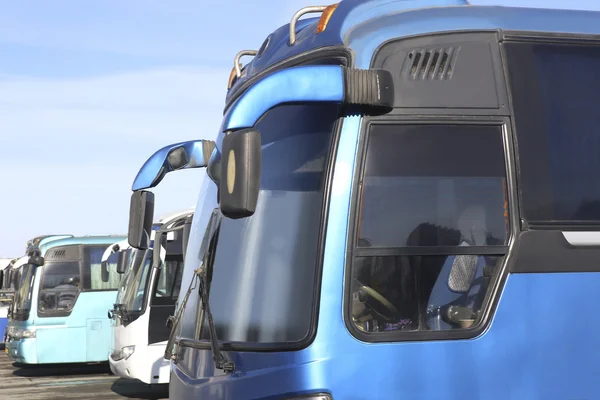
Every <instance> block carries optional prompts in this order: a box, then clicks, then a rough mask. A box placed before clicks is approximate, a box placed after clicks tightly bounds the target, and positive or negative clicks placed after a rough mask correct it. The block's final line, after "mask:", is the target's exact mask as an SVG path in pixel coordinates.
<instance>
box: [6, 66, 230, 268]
mask: <svg viewBox="0 0 600 400" xmlns="http://www.w3.org/2000/svg"><path fill="white" fill-rule="evenodd" d="M228 76H229V71H224V70H223V71H221V70H209V69H189V68H170V69H161V70H149V71H140V72H138V73H129V74H120V75H113V76H99V77H91V78H78V79H39V78H28V77H7V76H2V77H0V132H1V135H0V169H1V170H2V171H5V173H3V174H2V179H1V180H0V184H1V185H2V189H3V190H2V191H1V193H2V194H3V196H2V197H1V198H0V210H2V215H1V218H0V220H1V221H2V225H3V229H2V231H1V232H0V243H2V245H0V256H13V255H14V256H17V255H19V254H20V253H22V249H23V246H24V244H25V242H26V240H28V239H29V238H31V237H33V236H36V235H41V234H45V233H48V232H49V233H53V232H59V231H60V232H70V233H73V234H89V233H125V232H126V230H127V222H128V207H129V196H130V194H131V192H130V188H131V184H132V182H133V179H134V177H135V175H136V173H137V171H138V169H139V168H140V167H141V165H142V163H143V162H144V161H145V160H146V159H147V157H149V156H150V155H151V154H152V153H153V152H154V151H156V150H157V149H158V148H160V147H163V146H165V145H168V144H170V143H174V142H179V141H184V140H190V139H200V138H206V139H214V138H215V136H216V134H217V131H218V128H219V125H220V122H221V118H222V111H223V106H224V97H225V92H226V85H227V78H228ZM202 178H203V174H202V171H199V170H196V171H183V172H179V173H174V174H170V175H168V176H167V177H166V178H165V180H164V181H163V183H162V184H161V185H160V186H159V187H158V188H156V190H154V191H155V193H156V203H157V205H156V207H157V209H156V212H157V215H158V214H164V213H167V212H170V211H175V210H178V209H181V208H187V207H190V206H192V205H194V204H195V203H196V197H197V195H198V191H199V188H200V183H201V180H202Z"/></svg>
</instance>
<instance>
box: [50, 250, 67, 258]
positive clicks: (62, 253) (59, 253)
mask: <svg viewBox="0 0 600 400" xmlns="http://www.w3.org/2000/svg"><path fill="white" fill-rule="evenodd" d="M66 255H67V250H65V249H58V250H54V253H52V258H65V256H66Z"/></svg>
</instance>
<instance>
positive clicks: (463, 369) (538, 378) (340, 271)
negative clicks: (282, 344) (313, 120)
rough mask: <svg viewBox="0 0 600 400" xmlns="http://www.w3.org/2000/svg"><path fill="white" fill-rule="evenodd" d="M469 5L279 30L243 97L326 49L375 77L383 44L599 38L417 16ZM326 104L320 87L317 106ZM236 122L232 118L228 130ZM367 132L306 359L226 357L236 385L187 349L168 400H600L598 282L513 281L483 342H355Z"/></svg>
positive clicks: (334, 206) (348, 123)
mask: <svg viewBox="0 0 600 400" xmlns="http://www.w3.org/2000/svg"><path fill="white" fill-rule="evenodd" d="M460 3H461V2H460V1H451V0H448V1H434V0H431V1H427V2H425V1H411V0H407V1H398V0H396V1H391V0H373V1H358V0H357V1H353V0H345V1H342V2H341V3H340V5H339V7H338V9H337V11H336V12H335V13H334V14H333V17H332V18H331V20H330V22H329V25H328V27H327V29H326V30H325V31H324V32H323V33H321V34H319V35H314V34H313V33H312V32H314V29H313V30H312V32H309V30H310V29H312V28H310V27H311V26H313V27H314V23H315V21H316V20H311V21H312V22H307V23H305V24H304V26H308V27H307V28H305V30H302V31H300V33H299V35H298V42H297V44H296V45H295V46H291V47H290V46H285V45H280V46H275V43H280V44H281V43H285V40H287V29H288V27H287V26H284V27H282V28H280V29H279V30H278V31H276V32H275V33H274V34H273V38H276V39H277V40H275V39H273V40H272V46H273V49H272V51H271V53H269V51H266V52H265V54H264V55H263V57H261V59H255V60H254V61H252V62H251V63H250V64H249V65H248V67H247V76H246V77H244V78H241V79H240V80H239V81H238V82H236V86H239V85H242V84H243V82H244V81H246V80H247V79H250V78H251V77H252V76H253V75H255V74H257V73H259V72H260V70H262V69H264V68H267V67H268V66H271V65H274V64H276V63H278V62H280V61H282V60H284V59H286V58H289V57H292V56H294V55H297V54H300V53H302V52H305V51H307V50H309V49H314V48H317V47H323V46H332V45H342V44H344V45H345V46H347V47H348V48H350V49H351V50H352V51H353V53H354V57H355V58H354V61H355V65H354V66H355V67H357V68H368V67H369V66H370V64H371V60H372V57H373V54H374V52H375V50H376V49H377V48H378V47H379V46H380V45H381V44H383V43H384V42H386V41H388V40H391V39H393V38H400V37H405V36H412V35H418V34H427V33H435V32H446V31H468V30H520V31H539V32H562V33H572V34H578V33H586V34H600V12H584V11H565V10H542V9H525V8H502V7H473V6H460V7H447V8H436V7H431V8H426V9H422V10H410V11H407V10H408V9H413V8H416V7H420V6H421V5H423V4H425V5H429V6H433V5H439V4H448V5H456V4H460ZM275 47H277V48H275ZM259 66H260V68H258V67H259ZM236 86H234V88H233V89H232V93H233V92H234V91H235V89H236ZM256 91H257V92H258V91H259V89H256ZM247 93H249V92H247ZM230 95H231V93H230ZM263 96H264V97H262V98H261V100H256V101H260V102H261V105H260V106H256V109H258V108H261V107H263V106H266V105H269V104H272V103H275V102H276V101H273V99H275V98H279V94H272V95H269V93H267V91H265V93H264V94H263ZM319 96H320V92H319V88H315V92H314V93H312V98H314V99H317V98H318V97H319ZM239 103H240V102H239V100H238V101H236V102H235V103H233V105H232V108H231V109H230V110H228V112H227V116H230V115H235V114H236V113H238V112H242V110H240V111H237V110H235V108H236V105H237V104H239ZM242 114H243V115H241V116H240V117H236V118H239V119H240V120H248V121H250V120H252V119H255V115H254V114H255V110H254V109H252V110H249V109H244V110H243V113H242ZM230 120H231V119H230V118H229V117H226V120H225V121H226V122H225V123H224V126H223V127H227V126H229V125H228V123H230V122H228V121H230ZM360 125H361V118H360V117H347V118H345V120H344V122H343V126H342V132H341V136H340V139H339V145H338V150H337V153H336V160H335V167H334V174H333V181H332V190H331V197H330V204H329V214H328V215H327V217H326V218H327V232H326V244H325V252H324V261H323V273H322V281H321V291H320V298H319V316H318V325H317V327H318V328H317V333H316V337H315V339H314V341H313V342H312V343H311V344H310V345H309V346H308V347H306V348H304V349H302V350H299V351H287V352H228V353H226V355H227V356H228V357H229V358H230V359H231V360H232V361H234V362H235V364H236V366H237V369H236V371H235V372H234V373H233V374H231V375H225V374H224V373H223V372H222V371H221V370H217V369H215V368H214V363H213V360H212V354H211V352H210V350H197V349H192V348H189V347H183V348H180V350H179V361H178V363H177V364H172V376H171V383H170V398H172V399H188V398H221V399H242V398H244V399H245V398H252V399H257V398H269V399H270V398H272V399H275V398H282V397H284V396H286V395H294V394H300V393H307V392H319V391H326V392H330V393H332V395H333V398H334V399H344V400H346V399H357V400H358V399H393V398H401V399H422V400H431V399H457V400H458V399H461V400H463V399H480V398H486V399H531V400H534V399H540V400H541V399H544V400H545V399H567V398H570V399H575V398H580V399H590V398H595V397H597V393H598V392H599V391H600V382H599V381H598V380H597V379H596V371H597V366H598V364H599V363H600V361H599V360H600V348H599V346H598V344H600V339H598V335H597V334H596V333H595V332H596V330H597V329H599V328H600V319H598V318H594V317H591V318H590V317H589V316H590V315H592V316H593V315H595V313H596V304H597V303H598V301H599V300H600V293H599V292H598V287H599V285H600V273H556V274H515V275H509V276H508V278H507V279H506V282H505V284H504V286H503V290H502V293H501V297H500V300H499V302H498V305H497V308H496V311H495V313H494V316H493V319H492V321H491V324H490V325H489V327H488V329H487V330H486V331H484V332H483V333H482V334H481V335H480V336H479V337H477V338H474V339H468V340H444V341H424V342H399V343H377V344H375V343H368V344H367V343H364V342H361V341H359V340H357V339H356V338H355V337H353V336H352V335H351V334H350V333H349V331H348V329H347V328H346V326H345V324H344V320H343V297H344V270H345V264H346V251H347V243H346V241H347V235H348V224H349V218H350V199H351V190H352V182H353V173H354V168H355V160H356V151H357V143H358V137H359V130H360Z"/></svg>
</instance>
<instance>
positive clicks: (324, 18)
mask: <svg viewBox="0 0 600 400" xmlns="http://www.w3.org/2000/svg"><path fill="white" fill-rule="evenodd" d="M338 4H339V3H336V4H332V5H330V6H327V8H326V9H325V10H324V11H323V13H322V14H321V18H319V22H318V23H317V29H316V30H315V33H317V34H319V33H321V32H323V31H324V30H325V28H327V23H328V22H329V19H330V18H331V16H332V15H333V12H334V11H335V9H336V8H337V6H338Z"/></svg>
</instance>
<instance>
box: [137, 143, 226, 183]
mask: <svg viewBox="0 0 600 400" xmlns="http://www.w3.org/2000/svg"><path fill="white" fill-rule="evenodd" d="M214 148H215V142H213V141H212V140H192V141H189V142H181V143H175V144H171V145H168V146H166V147H163V148H162V149H160V150H158V151H157V152H156V153H154V154H153V155H152V156H150V158H148V160H146V162H145V163H144V165H143V166H142V168H141V169H140V170H139V172H138V174H137V176H136V177H135V180H134V181H133V185H132V187H131V190H133V191H137V190H141V189H148V188H151V187H154V186H156V185H158V184H159V183H160V181H161V180H162V179H163V178H164V177H165V175H166V174H168V173H169V172H173V171H177V170H181V169H190V168H202V167H206V165H207V164H208V159H209V157H210V155H211V153H212V151H213V149H214Z"/></svg>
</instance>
